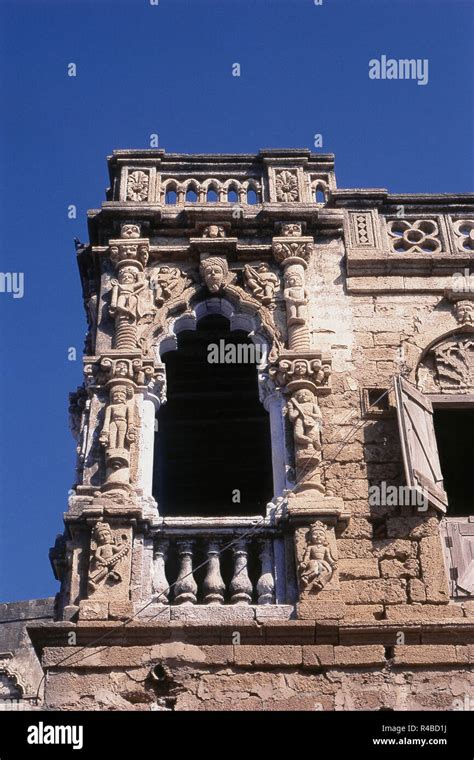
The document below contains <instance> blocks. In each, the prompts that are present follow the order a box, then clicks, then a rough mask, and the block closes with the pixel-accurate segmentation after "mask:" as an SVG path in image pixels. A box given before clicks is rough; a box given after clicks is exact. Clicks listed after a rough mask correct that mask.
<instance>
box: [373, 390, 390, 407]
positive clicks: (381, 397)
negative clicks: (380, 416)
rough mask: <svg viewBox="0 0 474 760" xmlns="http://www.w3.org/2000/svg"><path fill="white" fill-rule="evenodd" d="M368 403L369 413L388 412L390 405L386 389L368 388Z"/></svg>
mask: <svg viewBox="0 0 474 760" xmlns="http://www.w3.org/2000/svg"><path fill="white" fill-rule="evenodd" d="M368 401H369V407H370V411H377V412H389V411H390V404H389V399H388V393H387V389H386V388H369V389H368Z"/></svg>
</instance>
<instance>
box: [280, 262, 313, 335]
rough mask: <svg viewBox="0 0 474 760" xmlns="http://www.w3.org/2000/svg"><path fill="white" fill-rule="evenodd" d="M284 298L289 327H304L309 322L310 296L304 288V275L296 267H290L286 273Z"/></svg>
mask: <svg viewBox="0 0 474 760" xmlns="http://www.w3.org/2000/svg"><path fill="white" fill-rule="evenodd" d="M283 297H284V299H285V301H286V308H287V323H288V325H289V326H290V325H304V324H306V321H307V309H306V304H307V303H308V294H307V292H306V289H305V287H304V275H303V273H302V272H298V271H296V269H295V267H291V266H290V267H288V268H287V270H286V272H285V289H284V291H283Z"/></svg>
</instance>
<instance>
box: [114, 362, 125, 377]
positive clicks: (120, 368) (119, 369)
mask: <svg viewBox="0 0 474 760" xmlns="http://www.w3.org/2000/svg"><path fill="white" fill-rule="evenodd" d="M115 374H116V376H117V377H128V366H127V363H126V362H117V364H116V365H115Z"/></svg>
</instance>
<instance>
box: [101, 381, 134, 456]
mask: <svg viewBox="0 0 474 760" xmlns="http://www.w3.org/2000/svg"><path fill="white" fill-rule="evenodd" d="M135 439H136V432H135V428H134V426H133V408H132V406H131V404H130V403H127V388H126V387H125V386H120V385H119V386H116V387H115V388H113V389H112V390H111V392H110V403H109V404H108V406H107V409H106V412H105V420H104V425H103V428H102V432H101V434H100V438H99V441H100V443H101V444H102V445H103V446H104V447H105V448H106V449H107V450H109V449H112V450H115V449H125V448H127V447H128V444H130V443H133V441H135Z"/></svg>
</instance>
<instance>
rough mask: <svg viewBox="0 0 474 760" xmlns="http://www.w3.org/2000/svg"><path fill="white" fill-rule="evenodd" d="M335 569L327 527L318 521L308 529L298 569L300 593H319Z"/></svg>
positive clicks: (335, 563)
mask: <svg viewBox="0 0 474 760" xmlns="http://www.w3.org/2000/svg"><path fill="white" fill-rule="evenodd" d="M336 567H337V562H336V560H335V559H334V557H333V556H332V554H331V550H330V548H329V542H328V539H327V526H326V525H325V524H324V523H322V522H320V521H319V520H318V521H317V522H315V523H313V524H312V525H311V527H310V529H309V540H308V541H307V544H306V550H305V553H304V555H303V559H302V561H301V563H300V565H299V567H298V576H299V580H300V585H301V589H302V591H303V592H305V593H311V592H317V591H320V590H321V589H322V588H323V587H324V586H325V585H326V584H327V583H328V581H330V580H331V578H332V576H333V573H334V570H335V569H336Z"/></svg>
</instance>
